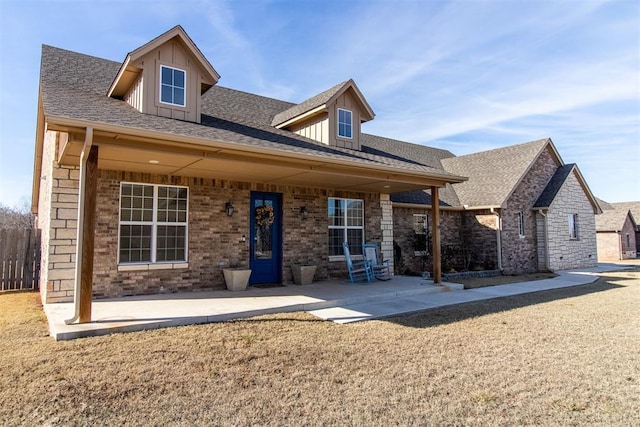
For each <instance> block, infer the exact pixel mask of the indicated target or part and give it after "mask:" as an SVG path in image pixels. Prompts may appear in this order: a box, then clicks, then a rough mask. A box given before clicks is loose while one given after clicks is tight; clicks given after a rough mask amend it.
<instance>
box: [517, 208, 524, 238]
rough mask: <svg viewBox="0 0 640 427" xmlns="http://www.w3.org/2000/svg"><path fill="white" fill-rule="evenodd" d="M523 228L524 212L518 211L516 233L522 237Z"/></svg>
mask: <svg viewBox="0 0 640 427" xmlns="http://www.w3.org/2000/svg"><path fill="white" fill-rule="evenodd" d="M524 233H525V229H524V212H518V235H519V236H520V237H524V236H525V234H524Z"/></svg>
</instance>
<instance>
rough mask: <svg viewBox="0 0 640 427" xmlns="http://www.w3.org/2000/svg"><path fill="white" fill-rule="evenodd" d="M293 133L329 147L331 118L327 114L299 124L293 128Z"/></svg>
mask: <svg viewBox="0 0 640 427" xmlns="http://www.w3.org/2000/svg"><path fill="white" fill-rule="evenodd" d="M291 131H292V132H295V133H297V134H298V135H300V136H304V137H305V138H309V139H313V140H314V141H318V142H321V143H323V144H325V145H329V117H328V116H327V114H322V115H319V116H315V117H312V118H311V119H309V120H305V121H303V122H301V123H298V124H296V125H294V126H292V127H291Z"/></svg>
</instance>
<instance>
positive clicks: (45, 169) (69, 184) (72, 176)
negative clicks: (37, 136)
mask: <svg viewBox="0 0 640 427" xmlns="http://www.w3.org/2000/svg"><path fill="white" fill-rule="evenodd" d="M57 136H58V134H57V133H56V132H51V131H47V132H46V134H45V140H44V147H43V153H42V154H43V157H42V174H41V178H40V195H39V202H38V206H39V208H38V216H37V219H36V224H37V225H36V226H37V227H38V228H39V229H40V230H41V232H42V247H41V261H40V266H41V267H40V268H41V270H40V271H41V273H40V293H41V297H42V300H43V302H47V303H50V302H62V301H72V300H73V289H74V284H75V260H76V237H77V223H78V183H79V174H80V170H79V168H73V167H71V168H69V167H58V166H55V164H56V161H55V159H56V158H57V146H58V137H57Z"/></svg>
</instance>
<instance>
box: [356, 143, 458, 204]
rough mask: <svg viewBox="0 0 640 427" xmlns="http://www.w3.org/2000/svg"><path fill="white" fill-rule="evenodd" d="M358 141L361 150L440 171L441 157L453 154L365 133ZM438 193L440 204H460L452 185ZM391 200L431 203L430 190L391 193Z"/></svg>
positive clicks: (444, 157)
mask: <svg viewBox="0 0 640 427" xmlns="http://www.w3.org/2000/svg"><path fill="white" fill-rule="evenodd" d="M360 141H361V144H362V151H364V152H367V153H371V154H376V155H379V156H391V157H393V158H396V159H398V160H402V161H406V162H416V163H419V164H423V165H426V166H429V167H432V168H435V169H440V170H442V171H444V170H445V169H444V167H442V159H446V158H449V157H454V154H453V153H451V152H450V151H448V150H442V149H440V148H434V147H427V146H426V145H418V144H411V143H409V142H404V141H398V140H396V139H391V138H385V137H381V136H376V135H369V134H365V133H363V134H362V135H361V139H360ZM438 195H439V196H440V197H439V198H440V206H461V205H460V201H459V200H458V196H456V193H455V191H454V190H453V187H452V186H451V185H449V184H447V186H446V187H444V188H441V189H440V191H439V193H438ZM391 201H392V202H396V203H411V204H420V205H431V191H430V190H425V191H410V192H403V193H395V194H392V195H391Z"/></svg>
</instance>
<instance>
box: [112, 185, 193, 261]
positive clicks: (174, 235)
mask: <svg viewBox="0 0 640 427" xmlns="http://www.w3.org/2000/svg"><path fill="white" fill-rule="evenodd" d="M187 199H188V188H187V187H173V186H171V187H170V186H162V185H151V184H131V183H125V182H123V183H121V184H120V236H119V239H118V242H119V243H118V263H120V264H126V263H156V262H176V261H177V262H186V261H187Z"/></svg>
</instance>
